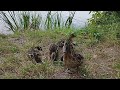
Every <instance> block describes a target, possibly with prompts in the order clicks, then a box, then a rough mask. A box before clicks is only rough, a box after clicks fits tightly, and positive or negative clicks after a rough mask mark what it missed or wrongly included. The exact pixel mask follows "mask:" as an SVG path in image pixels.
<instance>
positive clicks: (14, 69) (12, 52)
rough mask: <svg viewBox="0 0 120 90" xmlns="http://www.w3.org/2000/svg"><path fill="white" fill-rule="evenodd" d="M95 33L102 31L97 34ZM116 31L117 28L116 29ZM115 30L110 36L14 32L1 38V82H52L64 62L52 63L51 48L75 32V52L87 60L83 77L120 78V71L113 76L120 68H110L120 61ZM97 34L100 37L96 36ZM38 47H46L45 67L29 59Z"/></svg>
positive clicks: (79, 32) (61, 31)
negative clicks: (32, 80)
mask: <svg viewBox="0 0 120 90" xmlns="http://www.w3.org/2000/svg"><path fill="white" fill-rule="evenodd" d="M92 29H94V30H92ZM95 29H97V30H101V31H97V32H95V31H96V30H95ZM115 29H117V28H116V27H115ZM112 30H114V29H113V28H112V29H111V30H110V32H105V31H106V29H105V28H104V27H99V28H94V27H91V28H90V27H87V28H84V29H78V30H74V29H65V28H64V29H59V28H56V29H54V30H47V31H42V30H35V31H29V30H25V31H24V32H15V33H14V34H13V35H7V36H6V35H2V34H0V42H1V43H0V78H5V79H6V78H7V79H14V78H16V79H46V78H48V79H49V78H52V76H53V75H54V74H55V73H57V72H59V71H61V70H63V68H64V66H63V63H62V62H54V63H52V62H51V61H49V59H48V48H49V45H50V44H51V43H56V42H57V41H59V40H60V39H64V38H67V37H68V35H69V34H70V33H73V32H74V33H75V34H76V36H77V37H76V38H75V39H74V40H75V43H76V46H75V50H76V51H77V52H80V53H81V54H82V55H83V56H84V57H85V59H84V65H83V67H82V68H80V73H81V75H82V76H84V77H85V78H119V75H118V74H119V71H117V72H114V71H116V70H117V69H119V64H118V65H117V67H116V68H113V67H111V66H110V65H113V64H114V63H115V62H116V61H118V59H119V56H120V55H119V53H118V51H117V50H119V43H118V42H119V39H117V38H116V36H115V35H116V33H115V32H113V31H112ZM94 33H97V34H96V35H95V36H94ZM98 33H100V34H98ZM104 33H105V34H104ZM97 35H98V36H97ZM20 42H21V43H20ZM37 45H39V46H41V47H43V53H42V55H43V57H44V59H43V62H44V64H33V63H32V61H31V60H29V59H28V58H27V56H26V52H27V50H28V49H29V48H31V47H32V46H37ZM113 52H114V54H113ZM112 58H113V59H115V61H114V60H113V59H112ZM103 64H104V65H103ZM104 66H106V67H105V71H104V69H103V68H104ZM109 66H110V67H109ZM107 68H111V70H113V71H111V70H107ZM103 71H104V72H103ZM111 72H113V74H111ZM107 73H108V75H107ZM66 78H67V77H66ZM68 78H69V77H68Z"/></svg>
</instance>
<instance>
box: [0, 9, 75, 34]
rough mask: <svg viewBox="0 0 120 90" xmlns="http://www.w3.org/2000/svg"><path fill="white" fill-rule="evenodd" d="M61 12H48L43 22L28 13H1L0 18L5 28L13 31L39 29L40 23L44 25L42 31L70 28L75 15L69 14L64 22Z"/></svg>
mask: <svg viewBox="0 0 120 90" xmlns="http://www.w3.org/2000/svg"><path fill="white" fill-rule="evenodd" d="M61 13H62V11H61V12H55V13H52V11H48V13H47V16H46V18H45V20H43V21H42V16H40V15H39V14H37V13H34V14H32V13H31V12H30V11H6V12H4V11H1V12H0V17H1V18H2V20H3V21H4V22H5V23H6V24H7V28H9V29H10V30H12V31H13V32H15V31H20V30H31V29H34V30H36V29H41V28H42V27H41V26H42V25H41V24H42V22H44V21H45V23H44V27H43V28H44V29H46V30H49V29H50V30H52V29H56V28H59V29H61V28H70V27H71V24H72V20H73V18H74V15H75V11H74V12H69V16H68V18H67V20H66V21H64V20H63V18H62V15H61Z"/></svg>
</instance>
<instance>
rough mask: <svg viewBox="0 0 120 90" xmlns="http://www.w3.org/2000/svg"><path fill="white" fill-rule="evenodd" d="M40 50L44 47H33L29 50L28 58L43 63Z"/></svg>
mask: <svg viewBox="0 0 120 90" xmlns="http://www.w3.org/2000/svg"><path fill="white" fill-rule="evenodd" d="M40 51H42V47H39V46H36V47H32V48H31V49H30V50H28V55H27V56H28V58H30V59H32V61H36V63H42V55H41V53H40Z"/></svg>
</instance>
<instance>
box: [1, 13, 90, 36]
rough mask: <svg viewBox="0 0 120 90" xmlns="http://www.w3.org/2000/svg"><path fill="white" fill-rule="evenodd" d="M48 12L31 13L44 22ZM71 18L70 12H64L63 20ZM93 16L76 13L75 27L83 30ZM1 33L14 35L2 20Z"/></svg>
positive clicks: (73, 24)
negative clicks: (36, 14)
mask: <svg viewBox="0 0 120 90" xmlns="http://www.w3.org/2000/svg"><path fill="white" fill-rule="evenodd" d="M47 12H48V11H31V13H39V14H40V15H41V16H42V18H43V20H44V19H45V18H46V15H47ZM55 12H56V11H52V13H55ZM68 16H69V11H62V18H63V20H66V19H67V17H68ZM91 16H92V14H89V11H76V13H75V16H74V18H73V23H72V26H73V27H77V28H81V27H84V26H85V25H87V19H89V18H91ZM0 33H2V34H12V33H13V32H12V31H9V30H8V29H7V28H6V24H5V23H4V22H3V21H2V20H0Z"/></svg>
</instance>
